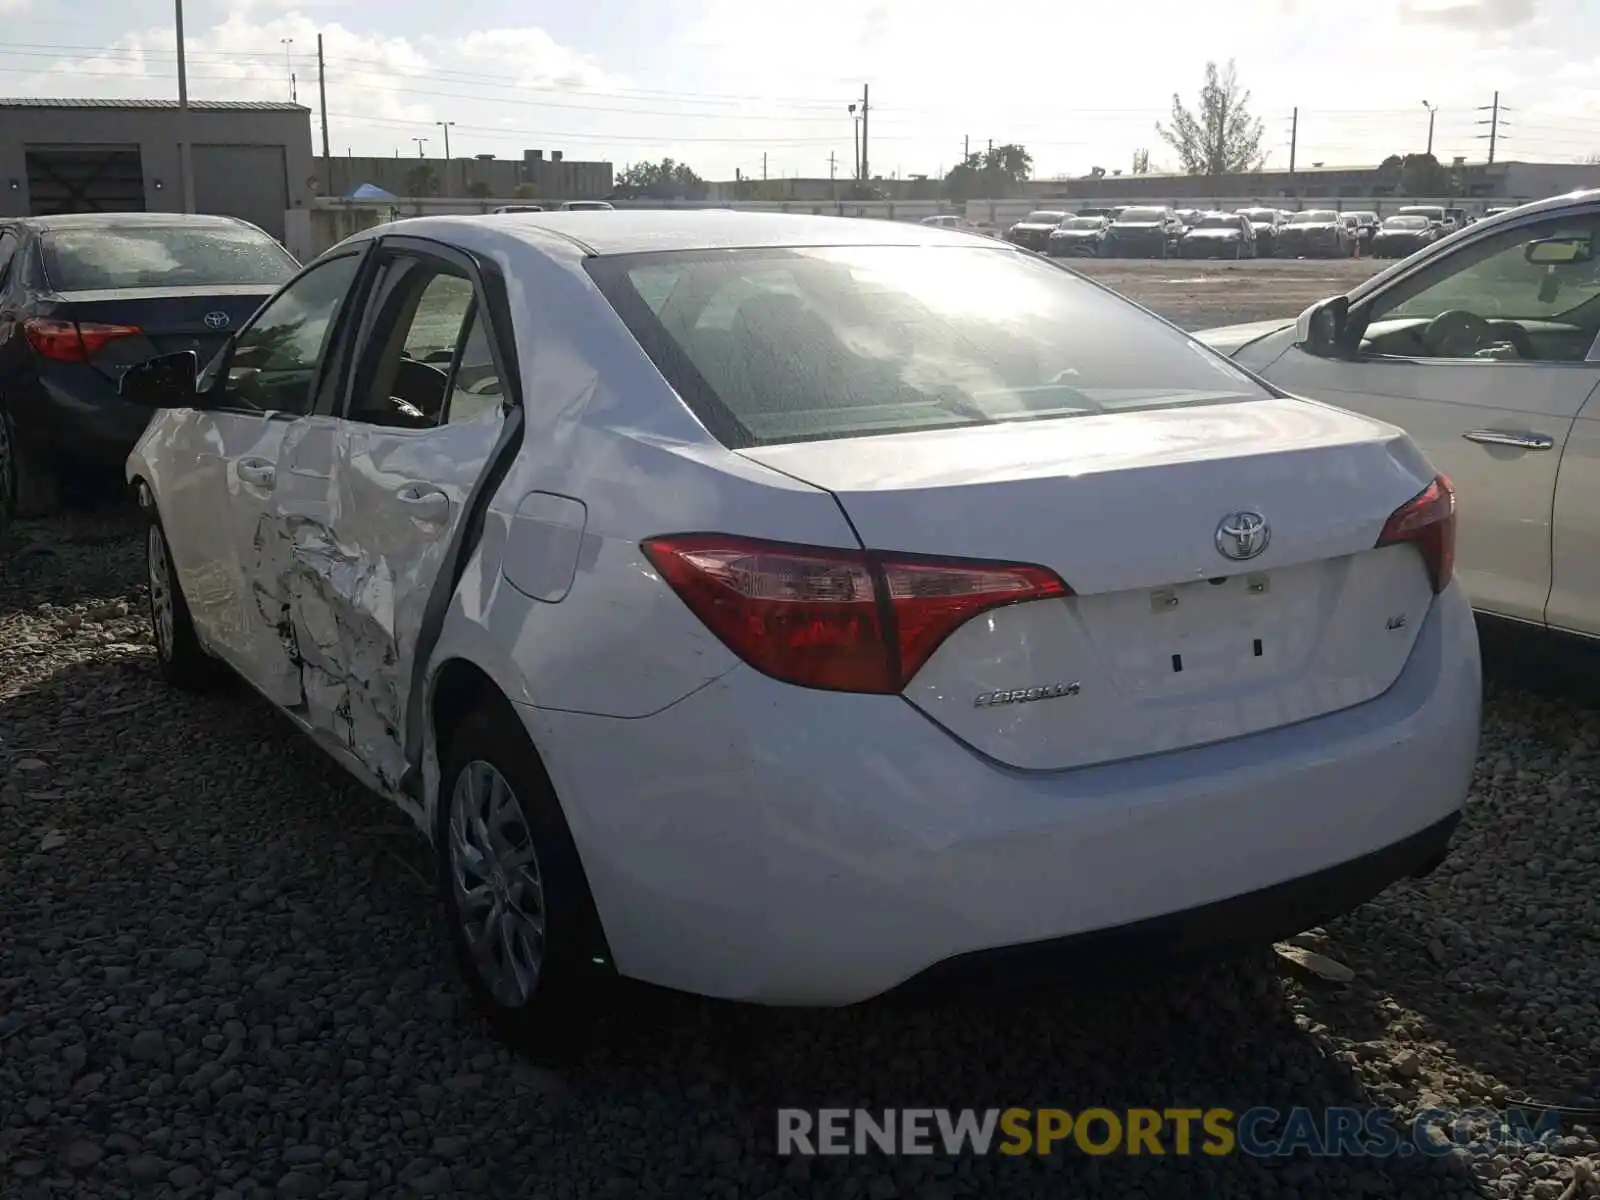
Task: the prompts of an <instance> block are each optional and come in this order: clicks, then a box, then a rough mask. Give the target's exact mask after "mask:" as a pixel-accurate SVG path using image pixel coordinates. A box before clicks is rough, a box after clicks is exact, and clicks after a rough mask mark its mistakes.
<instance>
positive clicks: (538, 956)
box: [433, 704, 600, 1051]
mask: <svg viewBox="0 0 1600 1200" xmlns="http://www.w3.org/2000/svg"><path fill="white" fill-rule="evenodd" d="M433 836H434V851H435V855H436V858H437V861H438V872H439V879H438V882H439V891H440V896H441V899H442V900H443V903H444V908H445V916H446V922H447V924H448V926H449V930H450V941H451V945H452V948H453V949H454V952H455V957H456V962H457V964H458V966H459V967H460V969H461V973H462V974H463V975H464V976H465V977H466V980H467V985H468V987H469V988H470V990H471V991H472V994H473V998H474V999H475V1000H476V1001H477V1003H478V1005H479V1007H480V1008H481V1009H482V1010H483V1011H484V1013H485V1014H486V1015H487V1016H488V1018H489V1021H490V1023H491V1024H492V1025H493V1026H494V1027H495V1030H496V1032H497V1033H499V1034H500V1035H501V1036H502V1037H504V1038H506V1039H507V1040H508V1041H511V1042H513V1043H515V1044H517V1045H519V1046H521V1047H523V1048H526V1049H529V1050H534V1051H551V1050H556V1049H560V1048H562V1047H563V1045H564V1043H565V1041H566V1039H567V1038H568V1037H569V1036H570V1035H571V1034H572V1033H573V1032H575V1030H576V1029H577V1028H578V1026H579V1025H580V1024H581V1022H582V1019H583V1017H584V1016H586V1015H587V1013H586V1010H585V1001H586V998H588V997H591V996H592V995H593V994H594V990H595V984H596V982H597V977H598V975H599V972H598V971H597V970H596V968H595V965H594V963H593V961H592V960H593V958H594V956H595V954H596V950H597V947H598V945H599V944H600V938H599V935H598V927H599V921H598V917H597V916H596V915H595V910H594V905H593V901H592V900H591V899H590V896H589V885H588V881H587V879H586V878H585V876H584V872H583V866H582V863H581V862H580V861H579V858H578V850H577V846H576V844H575V843H574V842H573V839H572V833H571V830H570V829H569V828H568V826H567V822H566V818H565V816H564V815H563V813H562V812H561V806H560V804H559V803H558V802H557V800H556V796H555V792H554V791H553V790H552V789H551V787H550V784H549V781H548V779H547V778H546V776H545V772H544V768H543V766H542V765H541V764H540V762H539V759H538V756H537V754H535V752H534V750H533V747H532V745H531V744H530V743H529V741H528V737H527V733H526V732H525V731H524V730H523V728H522V724H521V722H520V721H519V720H518V719H517V717H516V716H515V715H514V714H513V713H511V712H510V711H509V710H508V709H507V708H506V707H505V706H504V705H503V704H502V705H489V706H486V707H484V708H480V709H478V710H477V711H475V712H473V713H472V714H471V715H469V716H468V717H466V718H465V719H464V720H463V721H462V723H461V724H460V725H459V726H457V727H456V728H455V730H454V731H453V732H452V733H451V734H450V735H449V740H448V744H447V745H446V747H445V748H444V750H443V761H442V770H441V772H440V786H439V802H438V806H437V811H436V813H435V816H434V829H433Z"/></svg>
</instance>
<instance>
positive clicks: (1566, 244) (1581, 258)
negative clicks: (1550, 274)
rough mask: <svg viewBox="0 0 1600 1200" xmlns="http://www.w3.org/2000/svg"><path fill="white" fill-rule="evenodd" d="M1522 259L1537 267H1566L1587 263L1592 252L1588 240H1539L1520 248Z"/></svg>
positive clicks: (1592, 255)
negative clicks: (1571, 264) (1572, 264)
mask: <svg viewBox="0 0 1600 1200" xmlns="http://www.w3.org/2000/svg"><path fill="white" fill-rule="evenodd" d="M1522 257H1523V258H1525V259H1527V260H1528V261H1529V262H1530V263H1534V264H1535V265H1537V266H1541V267H1543V266H1552V267H1556V266H1566V265H1568V264H1570V263H1581V262H1588V261H1589V260H1590V259H1591V258H1593V257H1594V250H1593V247H1592V244H1591V243H1590V241H1589V239H1588V238H1584V237H1565V238H1540V239H1538V240H1537V241H1533V242H1529V243H1528V244H1527V245H1526V246H1524V247H1523V248H1522Z"/></svg>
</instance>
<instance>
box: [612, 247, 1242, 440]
mask: <svg viewBox="0 0 1600 1200" xmlns="http://www.w3.org/2000/svg"><path fill="white" fill-rule="evenodd" d="M588 266H589V270H590V271H591V272H592V273H593V274H594V276H595V278H596V281H597V283H598V284H599V286H600V288H601V290H602V292H603V293H605V295H606V296H607V298H608V299H610V300H611V302H612V304H613V305H614V306H615V307H616V308H617V310H618V312H619V313H620V314H621V315H622V317H623V320H624V321H625V322H626V323H627V324H628V326H629V328H630V330H631V331H632V332H633V334H634V336H635V337H636V338H637V339H638V340H639V342H640V344H641V345H643V346H644V348H645V350H646V352H647V353H649V354H650V355H651V357H652V359H653V360H654V361H655V362H656V365H657V367H658V369H660V370H661V371H662V373H663V374H664V375H665V376H666V377H667V379H668V380H669V382H671V383H672V384H673V386H674V388H675V389H676V390H677V392H678V393H679V395H681V396H683V397H684V398H685V400H686V401H687V402H688V403H689V404H690V406H691V407H693V408H695V409H696V411H697V413H698V415H699V416H700V417H701V420H702V421H703V422H704V423H705V424H706V426H707V427H708V428H710V429H713V430H717V431H718V432H719V435H721V436H724V437H725V438H726V439H727V440H729V441H730V442H732V443H737V444H741V445H763V444H771V443H777V442H792V441H805V440H815V439H823V438H841V437H852V436H864V435H867V434H872V433H888V432H901V431H908V430H915V429H933V428H940V427H951V426H972V425H987V424H993V423H996V422H1001V421H1034V420H1044V419H1050V418H1068V417H1076V416H1085V415H1091V414H1095V413H1102V412H1113V411H1125V410H1136V409H1149V408H1160V407H1169V406H1174V405H1183V404H1211V403H1220V402H1226V401H1238V400H1249V399H1261V398H1263V397H1265V396H1266V395H1268V393H1267V392H1265V391H1264V390H1263V389H1262V388H1261V387H1260V386H1259V385H1258V384H1256V383H1255V382H1253V381H1252V380H1251V379H1250V378H1249V377H1248V376H1246V375H1244V374H1243V373H1242V372H1240V371H1239V370H1238V369H1237V368H1236V367H1234V366H1233V365H1232V364H1231V363H1229V362H1228V361H1227V359H1226V358H1224V357H1222V356H1220V355H1216V354H1213V353H1211V352H1209V351H1207V350H1205V349H1204V348H1202V347H1201V346H1199V345H1198V344H1197V343H1195V342H1194V341H1193V340H1192V339H1190V338H1188V337H1187V336H1186V335H1184V334H1182V333H1180V332H1178V331H1177V330H1174V329H1171V328H1169V327H1168V326H1166V325H1164V324H1162V323H1161V322H1159V321H1156V320H1154V319H1152V318H1150V317H1148V316H1146V315H1145V314H1143V313H1141V312H1139V311H1138V310H1137V309H1136V308H1134V307H1133V306H1132V305H1130V304H1128V303H1127V302H1126V301H1124V300H1122V299H1120V298H1118V297H1116V296H1114V295H1112V294H1110V293H1108V292H1106V291H1104V290H1102V289H1101V288H1099V287H1096V286H1095V285H1094V284H1091V283H1089V282H1087V281H1086V280H1082V279H1079V278H1077V277H1076V276H1074V275H1072V274H1070V273H1068V272H1066V271H1062V270H1060V269H1059V268H1057V267H1054V266H1051V265H1049V264H1047V263H1044V262H1042V261H1039V260H1037V259H1034V258H1031V257H1027V256H1023V255H1018V254H1015V253H1013V252H1011V251H1009V250H998V249H995V250H991V249H987V248H967V247H949V248H946V247H939V248H928V247H912V246H905V247H902V246H866V247H827V248H815V249H811V248H806V249H800V248H795V249H778V250H754V249H752V250H736V251H717V252H715V253H704V252H694V253H683V254H675V253H674V254H663V253H655V254H640V255H630V256H620V257H616V258H599V259H592V260H590V262H589V264H588ZM668 276H670V277H671V283H670V287H669V286H667V284H666V279H667V277H668Z"/></svg>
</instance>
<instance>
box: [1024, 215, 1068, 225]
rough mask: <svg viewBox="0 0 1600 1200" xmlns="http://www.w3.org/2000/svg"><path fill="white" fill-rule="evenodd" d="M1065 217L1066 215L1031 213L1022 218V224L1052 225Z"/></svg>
mask: <svg viewBox="0 0 1600 1200" xmlns="http://www.w3.org/2000/svg"><path fill="white" fill-rule="evenodd" d="M1066 215H1067V214H1066V213H1059V212H1031V213H1029V214H1028V215H1027V216H1025V217H1023V218H1022V223H1023V224H1024V225H1054V224H1055V223H1056V222H1057V221H1059V220H1061V218H1062V217H1064V216H1066Z"/></svg>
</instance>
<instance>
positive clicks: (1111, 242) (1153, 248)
mask: <svg viewBox="0 0 1600 1200" xmlns="http://www.w3.org/2000/svg"><path fill="white" fill-rule="evenodd" d="M1472 220H1473V218H1470V217H1467V216H1466V215H1465V214H1464V213H1463V212H1462V211H1461V210H1460V209H1454V208H1445V207H1442V206H1439V205H1415V206H1409V207H1405V208H1401V209H1399V210H1398V211H1397V212H1396V214H1395V215H1394V216H1391V217H1389V218H1387V219H1386V220H1380V219H1379V217H1378V214H1377V213H1376V212H1373V211H1368V210H1360V211H1341V210H1337V209H1331V208H1317V209H1302V210H1298V211H1287V210H1284V209H1278V208H1270V207H1265V206H1257V207H1253V208H1241V209H1239V210H1237V211H1236V212H1232V213H1229V212H1221V211H1202V210H1199V209H1187V208H1181V209H1180V208H1170V207H1164V206H1145V205H1136V206H1131V207H1128V206H1125V207H1121V208H1111V209H1106V208H1083V209H1079V210H1078V211H1076V212H1068V211H1066V210H1064V209H1039V210H1036V211H1034V212H1031V213H1029V214H1027V216H1025V217H1023V218H1022V219H1021V220H1020V221H1017V222H1016V223H1014V224H1013V225H1011V226H1010V227H1009V228H1007V229H1006V231H1005V233H1004V235H1003V236H1004V237H1005V239H1006V240H1007V241H1009V242H1011V243H1012V244H1013V245H1017V246H1022V247H1024V248H1025V249H1029V250H1035V251H1038V252H1040V253H1043V254H1049V255H1051V256H1052V257H1058V258H1073V257H1112V258H1167V257H1184V258H1218V257H1222V258H1255V257H1268V258H1270V257H1277V258H1346V257H1351V256H1353V255H1357V254H1368V253H1371V254H1379V255H1384V256H1391V257H1392V256H1395V255H1403V254H1406V253H1411V252H1412V251H1414V250H1415V249H1417V248H1418V247H1419V246H1422V245H1426V244H1428V243H1429V242H1431V241H1433V240H1436V239H1437V238H1440V237H1445V236H1448V235H1449V234H1451V233H1453V232H1454V231H1455V230H1456V229H1458V228H1464V227H1465V226H1466V225H1468V224H1471V223H1472ZM923 223H924V224H938V225H941V226H943V227H945V228H951V229H964V228H966V229H970V228H971V223H970V222H968V221H967V219H966V218H965V217H955V216H939V217H927V218H924V222H923ZM1380 235H1382V236H1380Z"/></svg>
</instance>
